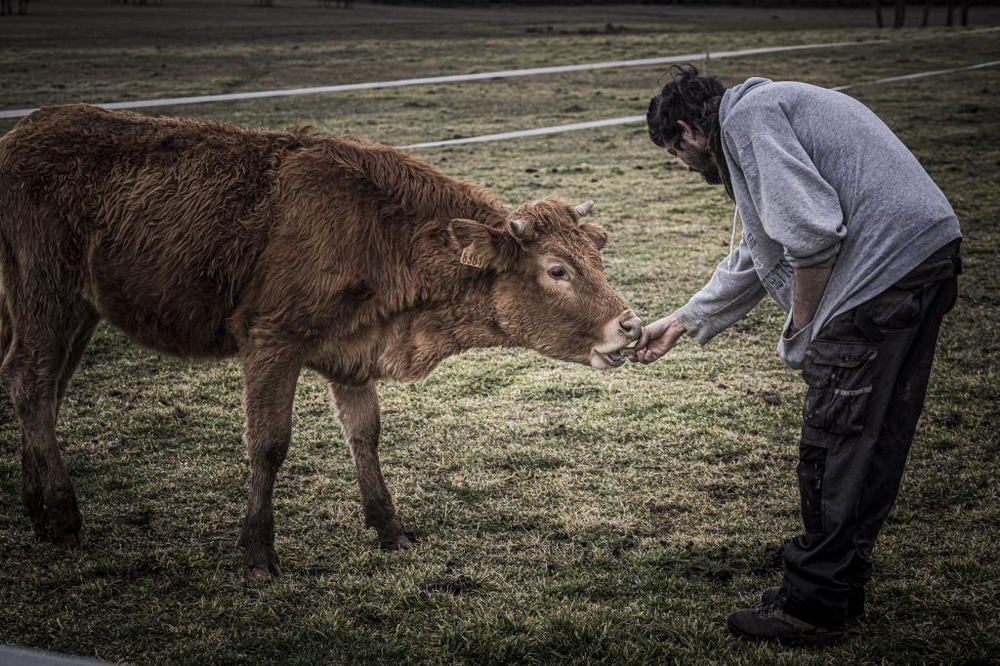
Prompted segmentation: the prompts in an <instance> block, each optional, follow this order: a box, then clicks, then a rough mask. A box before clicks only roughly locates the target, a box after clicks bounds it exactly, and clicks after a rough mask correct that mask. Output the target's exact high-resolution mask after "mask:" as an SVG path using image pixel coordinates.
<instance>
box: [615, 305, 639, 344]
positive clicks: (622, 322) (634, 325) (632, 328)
mask: <svg viewBox="0 0 1000 666" xmlns="http://www.w3.org/2000/svg"><path fill="white" fill-rule="evenodd" d="M618 326H619V328H621V331H622V333H624V334H625V335H626V336H628V338H629V339H630V340H636V339H638V338H639V335H641V334H642V320H640V319H639V318H638V317H636V316H635V314H634V313H633V312H632V311H631V310H626V311H625V314H624V315H622V318H621V319H619V320H618Z"/></svg>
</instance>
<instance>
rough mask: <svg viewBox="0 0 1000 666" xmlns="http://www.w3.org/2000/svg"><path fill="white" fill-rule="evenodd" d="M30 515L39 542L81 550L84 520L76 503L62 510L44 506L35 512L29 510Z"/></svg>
mask: <svg viewBox="0 0 1000 666" xmlns="http://www.w3.org/2000/svg"><path fill="white" fill-rule="evenodd" d="M28 513H29V516H30V517H31V523H32V526H33V527H34V529H35V536H37V537H38V539H39V541H47V542H48V543H51V544H53V545H55V546H61V547H63V548H79V547H80V545H81V544H82V539H81V537H80V534H81V532H82V531H83V518H82V517H81V516H80V511H79V510H78V509H77V508H76V502H75V501H74V502H72V503H71V504H70V505H69V506H68V507H65V508H63V509H61V510H57V509H55V508H52V507H48V506H45V505H44V504H43V505H41V506H40V507H38V508H37V509H36V510H34V511H32V510H31V509H30V508H29V511H28Z"/></svg>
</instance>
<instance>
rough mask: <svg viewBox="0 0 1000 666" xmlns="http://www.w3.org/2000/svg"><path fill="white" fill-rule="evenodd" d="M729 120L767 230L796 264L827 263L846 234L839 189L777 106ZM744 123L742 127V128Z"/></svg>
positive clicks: (770, 106) (742, 164)
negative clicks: (820, 170) (834, 187)
mask: <svg viewBox="0 0 1000 666" xmlns="http://www.w3.org/2000/svg"><path fill="white" fill-rule="evenodd" d="M732 121H733V123H732V125H730V123H727V131H728V130H734V131H735V132H736V133H737V134H739V135H740V136H741V137H743V138H742V140H740V141H737V142H736V144H737V145H736V150H737V152H738V155H739V157H738V160H739V164H740V168H741V169H742V171H743V174H744V175H745V177H746V182H747V186H748V188H749V191H750V196H751V198H752V199H753V205H754V207H755V208H756V209H757V211H758V212H759V213H760V219H761V222H762V223H763V225H764V231H765V232H766V233H767V235H768V236H769V237H770V238H772V239H773V240H774V241H775V242H777V243H780V244H781V246H782V247H783V248H784V251H785V259H786V260H787V261H788V263H789V264H790V265H791V266H792V267H793V268H805V267H808V266H828V265H831V264H833V263H834V261H835V260H836V257H837V254H838V252H839V251H840V242H841V240H842V239H843V238H844V235H845V234H846V233H847V228H846V227H845V226H844V214H843V211H842V210H841V208H840V199H839V197H838V196H837V192H836V190H834V189H833V187H832V186H831V185H830V184H829V183H827V182H826V181H825V180H824V179H823V176H822V175H821V174H820V173H819V171H818V170H817V168H816V166H815V165H814V164H813V162H812V159H811V158H810V157H809V154H808V152H807V151H806V149H805V148H804V147H803V146H802V144H801V143H800V142H799V139H798V137H797V136H796V135H795V132H794V131H793V130H792V127H791V125H790V124H789V122H788V117H787V116H786V115H785V113H784V111H783V110H782V109H781V107H780V106H779V105H777V104H765V105H758V106H756V107H754V109H753V111H752V112H751V113H747V114H739V117H734V118H732ZM739 125H743V130H745V131H742V132H740V131H739V127H738V126H739Z"/></svg>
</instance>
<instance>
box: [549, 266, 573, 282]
mask: <svg viewBox="0 0 1000 666" xmlns="http://www.w3.org/2000/svg"><path fill="white" fill-rule="evenodd" d="M549 277H550V278H552V279H553V280H568V279H569V273H567V272H566V269H565V268H563V267H562V266H553V267H552V268H550V269H549Z"/></svg>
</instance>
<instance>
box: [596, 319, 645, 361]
mask: <svg viewBox="0 0 1000 666" xmlns="http://www.w3.org/2000/svg"><path fill="white" fill-rule="evenodd" d="M641 334H642V320H641V319H639V317H637V316H636V314H635V313H634V312H632V310H625V311H624V312H622V313H621V314H619V315H618V316H617V317H615V318H614V319H613V320H612V321H611V322H609V323H608V324H607V325H606V326H605V327H604V336H603V338H604V339H603V340H602V341H601V342H600V343H599V344H598V345H597V346H595V347H594V349H593V352H592V353H591V355H590V365H591V366H592V367H595V368H598V369H601V370H603V369H605V368H617V367H618V366H620V365H623V364H624V363H625V355H624V354H622V350H623V349H625V348H626V347H628V346H629V345H631V344H633V343H635V342H636V341H637V340H638V339H639V336H640V335H641Z"/></svg>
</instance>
